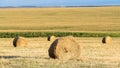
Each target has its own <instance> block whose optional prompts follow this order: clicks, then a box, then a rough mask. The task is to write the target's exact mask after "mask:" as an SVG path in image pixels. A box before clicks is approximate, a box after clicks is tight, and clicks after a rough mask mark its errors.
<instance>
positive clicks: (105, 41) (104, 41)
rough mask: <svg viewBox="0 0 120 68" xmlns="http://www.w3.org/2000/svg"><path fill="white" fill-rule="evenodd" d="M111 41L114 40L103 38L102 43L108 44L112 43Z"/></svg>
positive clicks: (108, 37) (107, 37)
mask: <svg viewBox="0 0 120 68" xmlns="http://www.w3.org/2000/svg"><path fill="white" fill-rule="evenodd" d="M111 41H112V38H111V37H110V36H106V37H103V39H102V43H106V44H108V43H111Z"/></svg>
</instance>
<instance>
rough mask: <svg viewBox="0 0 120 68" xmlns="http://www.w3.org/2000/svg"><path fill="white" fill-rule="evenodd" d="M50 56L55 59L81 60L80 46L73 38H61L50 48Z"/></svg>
mask: <svg viewBox="0 0 120 68" xmlns="http://www.w3.org/2000/svg"><path fill="white" fill-rule="evenodd" d="M48 52H49V56H50V57H51V58H54V59H56V58H57V59H61V60H69V59H80V45H79V44H78V43H77V42H76V41H75V40H74V38H73V37H61V38H59V39H56V40H55V41H54V42H53V43H52V44H51V46H50V48H49V50H48Z"/></svg>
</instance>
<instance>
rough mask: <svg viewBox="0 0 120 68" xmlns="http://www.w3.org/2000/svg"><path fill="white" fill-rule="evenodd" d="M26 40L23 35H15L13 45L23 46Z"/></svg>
mask: <svg viewBox="0 0 120 68" xmlns="http://www.w3.org/2000/svg"><path fill="white" fill-rule="evenodd" d="M27 44H28V41H27V39H25V38H24V37H18V36H17V37H15V38H14V40H13V45H14V47H25V46H27Z"/></svg>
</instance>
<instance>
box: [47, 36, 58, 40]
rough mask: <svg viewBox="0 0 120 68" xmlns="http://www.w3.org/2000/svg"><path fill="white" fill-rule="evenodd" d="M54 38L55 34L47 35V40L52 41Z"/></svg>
mask: <svg viewBox="0 0 120 68" xmlns="http://www.w3.org/2000/svg"><path fill="white" fill-rule="evenodd" d="M55 39H56V38H55V36H48V39H47V40H48V41H54V40H55Z"/></svg>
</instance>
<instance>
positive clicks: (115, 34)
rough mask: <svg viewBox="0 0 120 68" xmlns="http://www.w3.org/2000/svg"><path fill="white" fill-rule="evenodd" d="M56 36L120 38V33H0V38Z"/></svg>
mask: <svg viewBox="0 0 120 68" xmlns="http://www.w3.org/2000/svg"><path fill="white" fill-rule="evenodd" d="M49 35H54V36H56V37H63V36H69V35H71V36H74V37H104V36H108V35H109V36H111V37H120V33H87V32H0V38H14V37H16V36H23V37H47V36H49Z"/></svg>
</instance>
